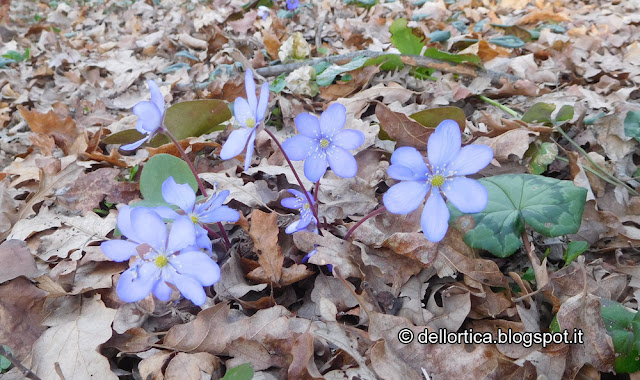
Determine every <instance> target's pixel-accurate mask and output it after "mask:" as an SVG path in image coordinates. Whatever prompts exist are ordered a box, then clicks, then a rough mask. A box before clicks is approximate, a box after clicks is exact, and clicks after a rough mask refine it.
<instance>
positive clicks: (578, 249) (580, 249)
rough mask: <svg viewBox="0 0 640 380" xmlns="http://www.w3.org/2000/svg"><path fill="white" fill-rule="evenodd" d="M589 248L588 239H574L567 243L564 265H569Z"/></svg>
mask: <svg viewBox="0 0 640 380" xmlns="http://www.w3.org/2000/svg"><path fill="white" fill-rule="evenodd" d="M587 249H589V243H587V242H586V241H580V240H578V241H572V242H569V244H568V245H567V252H565V253H564V265H565V266H566V265H569V264H571V262H572V261H573V260H575V259H576V258H577V257H578V256H580V255H581V254H583V253H584V252H585V251H586V250H587Z"/></svg>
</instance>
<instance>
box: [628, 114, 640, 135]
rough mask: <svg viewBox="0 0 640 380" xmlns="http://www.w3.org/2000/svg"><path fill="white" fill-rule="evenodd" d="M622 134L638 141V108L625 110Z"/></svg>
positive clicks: (639, 124)
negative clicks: (636, 109)
mask: <svg viewBox="0 0 640 380" xmlns="http://www.w3.org/2000/svg"><path fill="white" fill-rule="evenodd" d="M624 134H625V136H627V137H633V138H635V139H636V140H638V141H640V110H638V111H629V112H627V116H626V117H625V118H624Z"/></svg>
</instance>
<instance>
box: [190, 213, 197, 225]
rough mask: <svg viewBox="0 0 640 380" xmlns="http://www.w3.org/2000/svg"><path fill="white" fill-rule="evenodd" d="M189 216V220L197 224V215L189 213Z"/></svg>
mask: <svg viewBox="0 0 640 380" xmlns="http://www.w3.org/2000/svg"><path fill="white" fill-rule="evenodd" d="M189 218H190V219H191V221H192V222H193V224H198V215H196V214H191V215H189Z"/></svg>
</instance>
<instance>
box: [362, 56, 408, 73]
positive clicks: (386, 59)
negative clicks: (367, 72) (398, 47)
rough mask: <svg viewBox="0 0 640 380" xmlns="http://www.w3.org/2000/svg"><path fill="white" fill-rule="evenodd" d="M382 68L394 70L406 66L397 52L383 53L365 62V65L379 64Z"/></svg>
mask: <svg viewBox="0 0 640 380" xmlns="http://www.w3.org/2000/svg"><path fill="white" fill-rule="evenodd" d="M380 64H382V65H381V66H380V69H381V70H386V71H393V70H399V69H402V68H403V67H404V63H402V59H401V58H400V56H399V55H397V54H388V55H381V56H379V57H375V58H369V59H368V60H367V62H365V64H364V66H378V65H380Z"/></svg>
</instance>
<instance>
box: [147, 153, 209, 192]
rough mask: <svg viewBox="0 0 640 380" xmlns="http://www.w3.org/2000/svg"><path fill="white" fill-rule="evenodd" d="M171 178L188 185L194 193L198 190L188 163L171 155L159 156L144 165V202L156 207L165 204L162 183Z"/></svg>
mask: <svg viewBox="0 0 640 380" xmlns="http://www.w3.org/2000/svg"><path fill="white" fill-rule="evenodd" d="M169 177H173V179H174V180H175V181H176V183H188V184H189V186H191V188H192V189H193V191H196V190H197V189H198V181H196V178H195V177H194V176H193V173H192V172H191V170H190V169H189V165H188V164H187V163H186V162H184V161H183V160H181V159H179V158H177V157H174V156H172V155H170V154H157V155H155V156H153V157H151V158H150V159H149V161H148V162H147V163H146V165H144V167H143V168H142V174H141V175H140V192H141V193H142V197H143V198H144V200H145V201H147V202H152V204H154V205H156V204H159V203H160V204H162V203H165V201H164V198H163V197H162V183H164V181H165V180H166V179H167V178H169Z"/></svg>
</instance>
